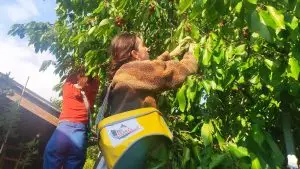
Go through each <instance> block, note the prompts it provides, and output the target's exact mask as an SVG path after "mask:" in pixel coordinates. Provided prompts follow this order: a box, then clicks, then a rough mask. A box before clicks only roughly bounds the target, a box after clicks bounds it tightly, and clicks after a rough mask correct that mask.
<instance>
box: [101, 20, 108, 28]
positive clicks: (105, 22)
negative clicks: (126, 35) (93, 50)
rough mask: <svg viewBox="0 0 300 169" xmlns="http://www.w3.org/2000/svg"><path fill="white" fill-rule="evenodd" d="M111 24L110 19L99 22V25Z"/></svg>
mask: <svg viewBox="0 0 300 169" xmlns="http://www.w3.org/2000/svg"><path fill="white" fill-rule="evenodd" d="M107 24H109V19H103V20H102V21H101V22H100V23H99V27H102V26H104V25H107Z"/></svg>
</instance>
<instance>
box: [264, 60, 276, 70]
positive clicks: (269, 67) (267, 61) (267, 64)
mask: <svg viewBox="0 0 300 169" xmlns="http://www.w3.org/2000/svg"><path fill="white" fill-rule="evenodd" d="M264 63H265V65H266V66H267V67H268V69H270V70H272V67H273V65H274V62H273V61H272V60H270V59H264Z"/></svg>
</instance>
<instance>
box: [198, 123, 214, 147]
mask: <svg viewBox="0 0 300 169" xmlns="http://www.w3.org/2000/svg"><path fill="white" fill-rule="evenodd" d="M213 131H214V127H213V125H212V123H211V122H209V123H204V124H203V126H202V128H201V137H202V139H203V142H204V145H205V146H208V145H210V144H211V143H212V141H213V136H212V134H213Z"/></svg>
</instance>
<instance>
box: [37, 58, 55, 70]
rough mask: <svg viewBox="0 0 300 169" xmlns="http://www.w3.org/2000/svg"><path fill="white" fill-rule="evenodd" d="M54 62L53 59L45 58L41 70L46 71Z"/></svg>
mask: <svg viewBox="0 0 300 169" xmlns="http://www.w3.org/2000/svg"><path fill="white" fill-rule="evenodd" d="M52 63H54V62H53V61H52V60H44V61H43V63H42V65H41V67H40V70H39V71H40V72H41V71H45V70H46V69H47V68H48V67H49V66H50V65H51V64H52Z"/></svg>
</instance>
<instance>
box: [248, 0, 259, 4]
mask: <svg viewBox="0 0 300 169" xmlns="http://www.w3.org/2000/svg"><path fill="white" fill-rule="evenodd" d="M248 2H250V3H251V4H256V3H257V0H248Z"/></svg>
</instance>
